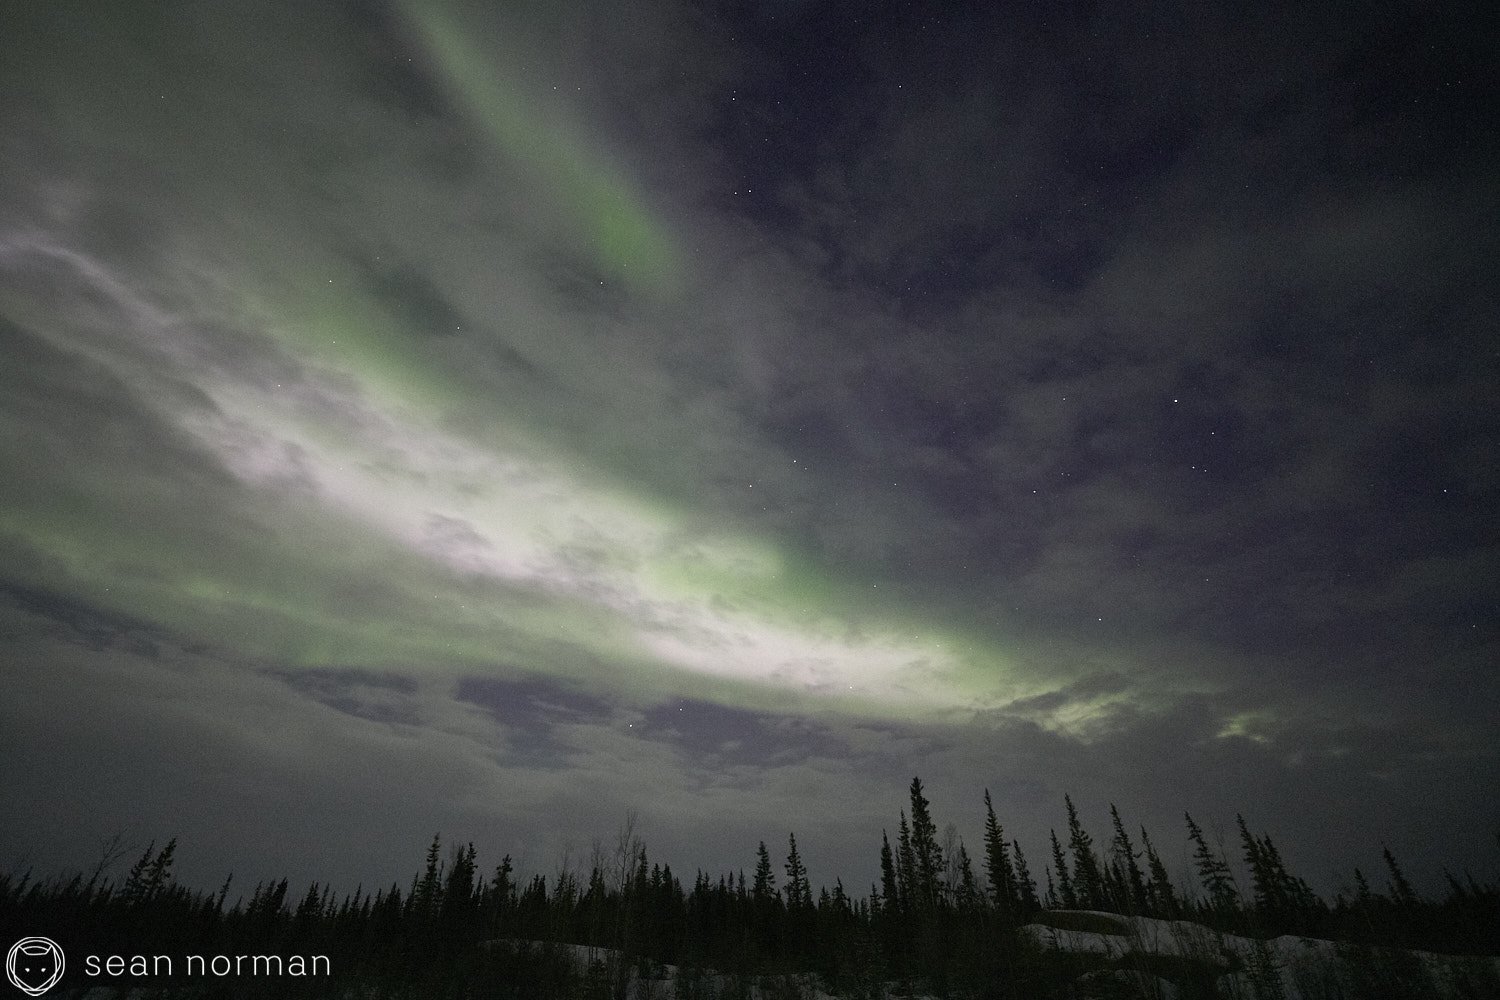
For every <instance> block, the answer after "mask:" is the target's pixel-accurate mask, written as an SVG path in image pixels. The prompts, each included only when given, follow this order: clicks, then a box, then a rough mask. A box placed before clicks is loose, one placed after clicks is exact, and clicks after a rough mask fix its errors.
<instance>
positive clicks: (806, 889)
mask: <svg viewBox="0 0 1500 1000" xmlns="http://www.w3.org/2000/svg"><path fill="white" fill-rule="evenodd" d="M786 839H787V855H786V906H787V909H788V910H789V911H791V912H793V913H796V912H799V911H803V910H806V909H809V908H811V907H812V905H813V901H812V887H811V886H810V885H809V884H808V881H807V868H806V867H805V866H804V865H803V864H802V855H801V854H799V853H798V852H797V835H796V834H794V833H788V834H787V838H786Z"/></svg>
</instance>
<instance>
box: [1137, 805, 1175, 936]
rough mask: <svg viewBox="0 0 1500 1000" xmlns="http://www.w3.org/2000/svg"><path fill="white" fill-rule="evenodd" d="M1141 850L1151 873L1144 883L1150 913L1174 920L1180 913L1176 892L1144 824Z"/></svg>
mask: <svg viewBox="0 0 1500 1000" xmlns="http://www.w3.org/2000/svg"><path fill="white" fill-rule="evenodd" d="M1141 850H1143V851H1145V852H1146V868H1147V870H1148V871H1149V872H1150V873H1151V881H1150V882H1149V883H1147V885H1146V892H1147V895H1148V897H1149V899H1150V906H1151V910H1152V913H1153V915H1155V916H1158V917H1166V918H1168V919H1171V920H1175V919H1176V918H1177V917H1179V916H1180V915H1181V912H1180V910H1179V908H1178V901H1177V892H1176V890H1174V889H1173V888H1172V880H1171V879H1169V878H1168V877H1167V866H1166V865H1164V864H1162V861H1161V857H1160V856H1159V855H1158V854H1157V853H1156V848H1154V847H1152V846H1151V835H1150V834H1148V833H1147V832H1146V828H1145V827H1144V826H1143V827H1141Z"/></svg>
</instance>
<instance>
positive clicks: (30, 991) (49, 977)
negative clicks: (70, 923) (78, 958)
mask: <svg viewBox="0 0 1500 1000" xmlns="http://www.w3.org/2000/svg"><path fill="white" fill-rule="evenodd" d="M62 974H63V951H62V949H61V948H59V947H58V946H57V942H56V941H53V940H52V939H51V938H44V937H28V938H22V939H21V940H19V941H17V942H16V943H15V944H13V945H11V947H10V954H8V955H6V956H5V978H7V979H9V980H10V982H11V985H12V986H14V987H15V988H16V989H18V990H20V991H21V992H23V993H25V994H27V995H28V996H34V997H39V996H41V995H42V994H43V993H46V992H47V991H48V990H50V989H51V988H52V987H54V986H56V985H57V981H58V980H59V979H61V978H62Z"/></svg>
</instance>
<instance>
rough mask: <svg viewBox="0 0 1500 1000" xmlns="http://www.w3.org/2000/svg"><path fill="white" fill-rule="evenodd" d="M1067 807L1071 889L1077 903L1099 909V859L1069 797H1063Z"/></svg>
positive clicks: (1101, 888) (1101, 886) (1101, 882)
mask: <svg viewBox="0 0 1500 1000" xmlns="http://www.w3.org/2000/svg"><path fill="white" fill-rule="evenodd" d="M1063 802H1065V803H1066V804H1067V807H1068V845H1069V847H1070V848H1071V849H1072V852H1073V889H1074V892H1075V893H1076V894H1077V896H1078V900H1079V902H1081V903H1082V904H1083V905H1085V906H1090V907H1094V908H1096V909H1098V908H1101V907H1102V906H1103V905H1104V903H1105V899H1104V877H1103V875H1102V874H1101V873H1100V871H1099V859H1098V857H1096V856H1095V854H1094V840H1093V838H1092V837H1090V836H1089V835H1088V832H1087V831H1086V830H1084V828H1083V824H1082V823H1080V822H1078V810H1076V809H1074V808H1073V800H1072V798H1071V797H1069V796H1067V795H1064V796H1063Z"/></svg>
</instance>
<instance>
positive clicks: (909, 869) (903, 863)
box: [896, 809, 917, 913]
mask: <svg viewBox="0 0 1500 1000" xmlns="http://www.w3.org/2000/svg"><path fill="white" fill-rule="evenodd" d="M896 889H897V891H898V892H899V893H900V894H901V910H902V912H903V913H910V912H912V911H913V910H915V909H916V897H917V859H916V854H915V853H913V851H912V846H911V827H909V826H907V824H906V810H904V809H903V810H901V823H900V825H899V826H898V827H897V835H896Z"/></svg>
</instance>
